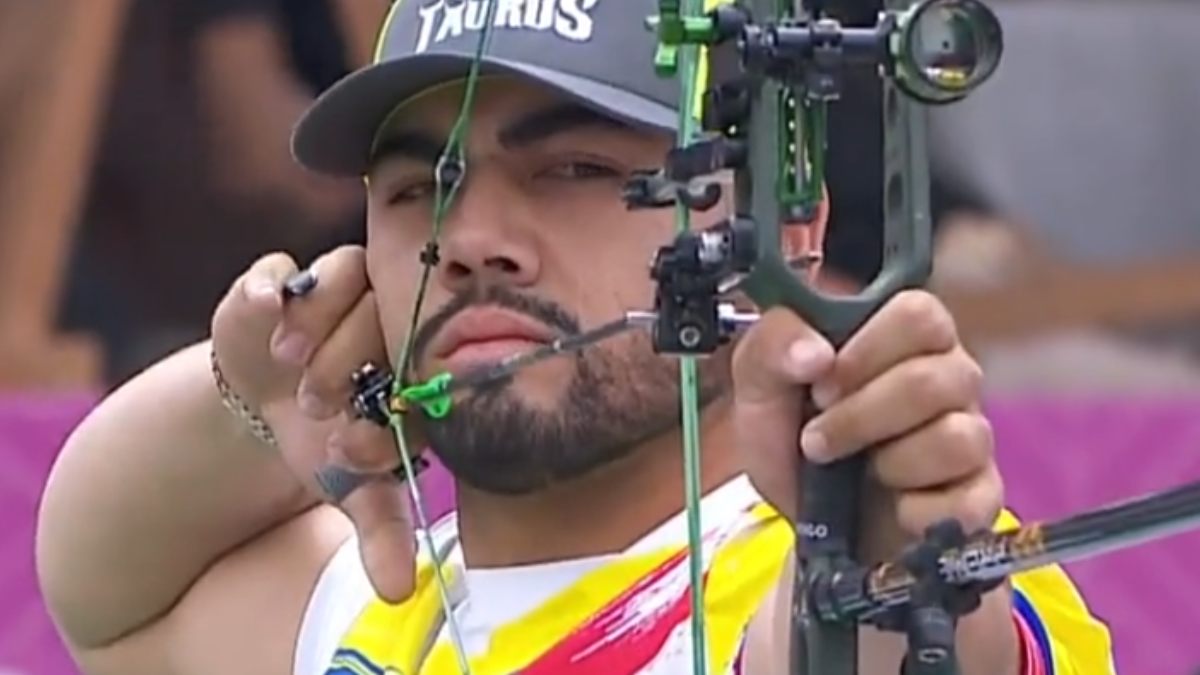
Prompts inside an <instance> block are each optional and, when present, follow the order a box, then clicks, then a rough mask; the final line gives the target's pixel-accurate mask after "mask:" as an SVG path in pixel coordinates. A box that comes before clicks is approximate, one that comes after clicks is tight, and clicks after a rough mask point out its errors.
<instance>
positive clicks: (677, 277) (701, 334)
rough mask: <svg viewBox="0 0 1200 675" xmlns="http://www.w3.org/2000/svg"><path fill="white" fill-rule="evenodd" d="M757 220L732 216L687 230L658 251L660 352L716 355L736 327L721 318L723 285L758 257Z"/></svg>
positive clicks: (656, 334) (654, 267) (655, 332)
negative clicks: (712, 223)
mask: <svg viewBox="0 0 1200 675" xmlns="http://www.w3.org/2000/svg"><path fill="white" fill-rule="evenodd" d="M755 251H756V242H755V228H754V223H752V222H750V221H748V220H745V219H738V218H735V219H732V220H729V221H726V222H724V223H719V224H717V225H715V226H713V227H710V228H708V229H706V230H702V231H698V232H685V233H683V234H681V235H679V236H678V237H676V239H675V242H674V243H673V244H671V245H670V246H664V247H662V248H660V249H659V250H658V252H657V253H656V254H655V256H654V261H653V263H651V266H650V277H651V278H652V279H654V280H655V281H656V282H657V285H656V294H655V302H654V310H655V312H656V315H657V316H656V319H655V322H654V326H653V328H652V330H651V336H652V340H653V342H654V349H655V351H657V352H658V353H661V354H711V353H712V352H713V351H715V350H716V349H717V348H718V347H720V346H721V345H723V344H726V343H727V342H728V341H729V338H730V337H731V334H732V331H731V328H730V327H729V325H728V324H727V323H726V322H723V321H721V320H720V316H719V307H720V302H719V300H720V290H721V288H722V285H723V284H724V283H725V282H726V281H727V280H728V279H729V278H730V277H733V276H735V275H737V274H739V273H742V272H745V271H747V270H748V269H749V268H750V265H751V264H753V262H754V257H755V255H756V254H755Z"/></svg>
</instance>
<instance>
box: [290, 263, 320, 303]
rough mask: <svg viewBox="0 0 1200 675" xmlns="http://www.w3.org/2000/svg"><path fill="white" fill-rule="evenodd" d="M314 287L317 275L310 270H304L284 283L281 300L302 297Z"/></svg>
mask: <svg viewBox="0 0 1200 675" xmlns="http://www.w3.org/2000/svg"><path fill="white" fill-rule="evenodd" d="M316 287H317V273H316V272H314V271H312V270H304V271H303V272H300V273H299V274H296V275H294V276H292V277H291V278H290V279H288V280H287V281H286V282H284V284H283V299H284V300H291V299H292V298H301V297H304V296H306V295H308V294H309V292H310V291H312V289H314V288H316Z"/></svg>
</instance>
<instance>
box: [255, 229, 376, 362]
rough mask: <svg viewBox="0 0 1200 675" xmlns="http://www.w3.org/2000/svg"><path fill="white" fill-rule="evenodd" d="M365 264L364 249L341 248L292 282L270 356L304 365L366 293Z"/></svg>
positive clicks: (318, 261) (354, 247) (322, 257)
mask: <svg viewBox="0 0 1200 675" xmlns="http://www.w3.org/2000/svg"><path fill="white" fill-rule="evenodd" d="M365 265H366V263H365V253H364V251H363V248H362V247H361V246H342V247H339V248H337V249H334V250H333V251H330V252H329V253H326V254H325V255H322V256H321V257H320V258H318V259H317V260H316V261H315V262H314V263H313V264H312V266H311V267H310V268H309V269H308V270H307V271H306V272H307V274H306V275H301V276H294V277H293V278H292V279H290V281H291V283H289V284H287V285H288V287H289V289H290V290H289V292H288V295H289V301H288V303H287V305H286V306H285V308H284V312H283V320H282V321H281V322H280V324H279V326H278V328H277V329H276V331H275V333H274V334H273V335H272V336H271V354H272V355H273V356H274V357H275V358H276V359H279V360H280V361H283V362H285V363H291V364H295V365H303V364H304V363H305V362H306V361H307V360H308V358H309V357H311V356H312V353H313V352H314V351H315V350H316V349H317V347H318V346H319V345H320V344H321V343H322V342H323V341H324V340H325V339H326V337H328V335H329V333H330V332H332V331H333V330H334V328H335V327H336V326H337V325H338V323H339V322H340V321H341V319H342V318H343V317H344V316H345V314H346V313H347V312H349V311H350V310H351V309H352V308H353V307H354V305H355V303H356V302H357V301H358V299H359V298H360V297H362V295H363V293H365V292H366V290H367V287H368V284H367V275H366V267H365ZM318 284H319V285H318ZM314 286H316V287H314Z"/></svg>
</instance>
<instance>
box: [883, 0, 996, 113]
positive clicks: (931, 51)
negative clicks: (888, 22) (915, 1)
mask: <svg viewBox="0 0 1200 675" xmlns="http://www.w3.org/2000/svg"><path fill="white" fill-rule="evenodd" d="M906 28H907V30H906V31H905V40H904V43H903V47H902V50H903V52H904V53H903V55H902V59H903V61H905V62H906V63H907V65H908V66H909V68H910V69H911V70H912V71H914V72H911V73H909V75H910V76H911V78H912V79H915V80H917V81H916V82H910V84H912V85H916V87H917V91H915V92H913V93H914V94H916V95H917V96H918V97H919V98H923V99H930V100H932V101H934V102H940V101H950V100H956V99H958V98H961V97H962V96H964V95H966V94H967V92H969V91H970V90H971V89H974V88H975V87H978V86H979V85H980V84H982V83H983V82H984V80H986V79H988V78H989V77H991V75H992V73H993V72H995V70H996V67H997V66H998V65H999V63H1000V53H1001V52H1002V51H1003V34H1002V30H1001V28H1000V22H999V20H998V19H997V18H996V16H995V15H994V14H993V13H992V12H991V10H989V9H988V8H987V7H986V6H985V5H984V4H982V3H981V2H978V0H931V1H929V2H926V3H924V4H923V5H921V6H920V7H918V8H917V9H916V11H915V13H914V14H913V15H911V18H910V21H909V22H908V25H907V27H906Z"/></svg>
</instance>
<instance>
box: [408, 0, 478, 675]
mask: <svg viewBox="0 0 1200 675" xmlns="http://www.w3.org/2000/svg"><path fill="white" fill-rule="evenodd" d="M498 5H499V3H497V2H489V3H487V12H486V15H485V17H484V20H483V26H482V27H481V28H480V31H479V39H478V40H477V41H476V44H475V54H474V56H473V57H472V59H471V65H470V68H469V70H468V73H467V79H466V84H465V85H464V92H463V100H462V104H461V105H460V106H459V110H458V116H457V118H456V120H455V122H454V126H453V127H452V128H451V130H450V134H449V135H448V137H447V139H446V145H445V147H444V148H443V150H442V153H441V155H440V156H439V158H438V161H437V164H436V165H435V166H434V185H435V193H434V205H433V224H432V227H431V232H430V236H429V240H428V241H427V242H426V245H425V250H424V252H423V254H422V256H421V262H422V269H421V278H420V281H419V283H418V285H417V297H416V300H415V301H414V302H413V311H412V314H411V315H410V317H409V325H408V331H407V333H406V337H405V341H404V345H403V347H402V349H401V351H400V355H399V358H397V360H396V361H397V363H396V370H395V373H396V374H395V377H394V378H393V382H394V385H393V391H392V395H393V396H394V397H395V396H399V395H400V392H401V391H402V390H403V388H404V377H403V375H404V373H407V372H408V368H409V366H410V364H411V360H412V350H413V344H414V343H415V341H416V333H417V327H418V325H419V323H420V316H421V309H422V307H423V306H424V303H425V294H426V291H427V289H428V287H429V278H430V276H431V275H432V272H433V268H434V267H435V266H436V265H437V257H438V240H439V238H440V236H441V232H442V225H443V223H444V221H445V217H446V214H447V213H449V211H450V208H451V207H452V206H453V203H454V198H455V197H456V196H457V195H458V191H459V189H460V187H461V186H462V182H463V179H464V178H465V177H466V158H465V156H464V154H463V146H464V144H465V141H466V138H467V131H468V128H469V127H470V121H471V110H472V107H473V105H474V103H475V93H476V89H477V85H478V82H479V69H480V65H481V64H482V61H483V55H484V53H485V52H486V51H487V47H488V45H489V44H490V42H491V35H492V25H493V24H494V23H495V17H496V8H497V6H498ZM448 178H450V180H449V181H447V179H448ZM447 182H449V183H450V185H449V186H447V185H446V183H447ZM391 422H392V424H391V426H392V430H393V433H394V435H395V438H396V445H397V447H398V449H399V455H400V461H401V464H402V465H403V468H404V475H405V481H404V482H405V483H406V484H407V485H408V489H409V496H410V498H411V499H412V502H413V508H414V510H415V512H416V517H417V526H418V529H419V531H420V532H421V537H422V540H423V542H422V543H423V544H424V545H425V548H426V549H427V550H428V551H429V556H430V558H431V560H432V564H433V570H434V576H433V578H434V582H435V584H436V586H437V589H438V596H439V598H440V601H441V604H442V613H443V614H444V616H445V622H446V628H447V631H448V633H449V634H450V641H451V645H452V646H453V648H454V652H455V657H456V658H457V659H458V666H459V669H460V670H461V671H462V673H463V674H464V675H470V672H471V667H470V662H469V658H468V656H467V652H466V648H465V646H464V642H463V639H462V632H461V630H460V629H459V626H458V620H457V619H456V618H455V616H454V605H453V603H452V602H451V598H450V591H449V584H448V583H447V581H446V574H445V570H444V569H443V566H444V564H445V560H444V558H443V555H442V552H441V551H439V550H438V549H437V547H436V545H435V542H434V540H433V531H432V529H431V528H430V524H429V518H428V517H427V515H426V514H427V512H428V509H427V506H426V501H425V494H424V492H423V491H422V490H421V487H420V485H419V484H418V481H417V480H416V471H415V469H414V467H413V461H412V454H411V452H410V451H409V448H408V441H407V440H406V439H405V433H404V415H403V414H391Z"/></svg>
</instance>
